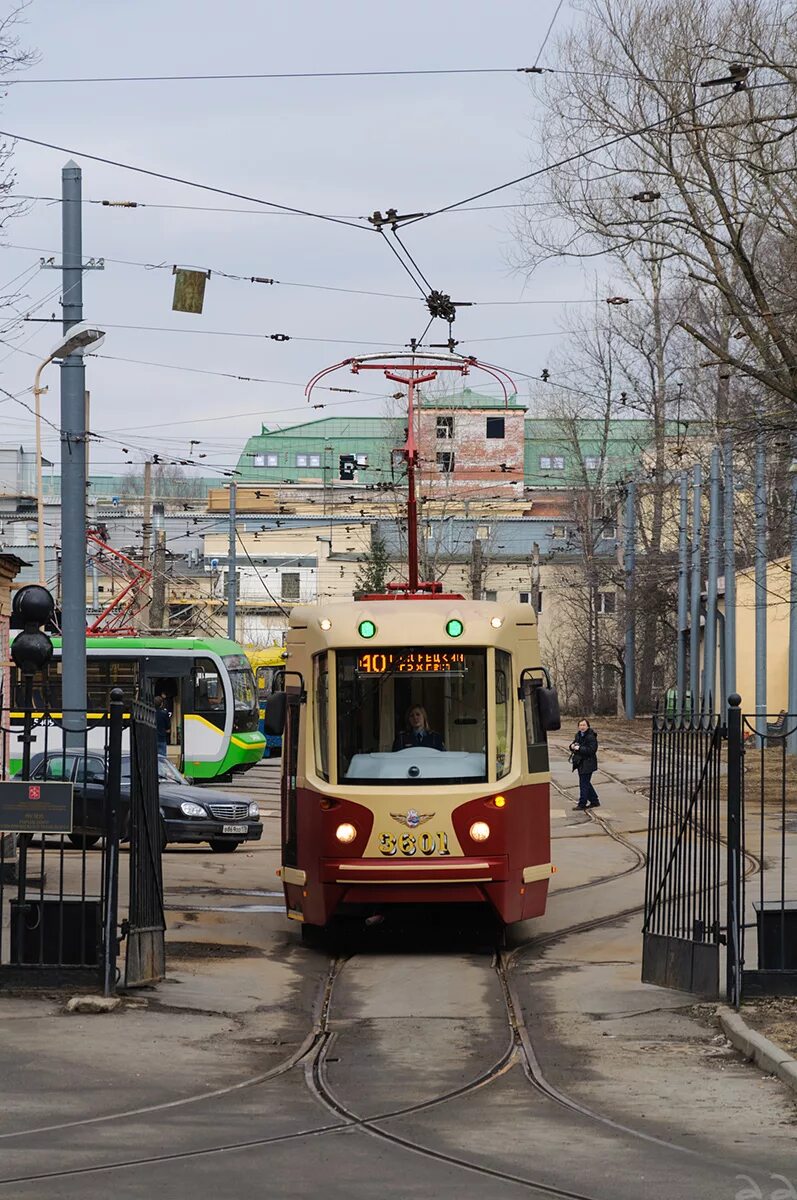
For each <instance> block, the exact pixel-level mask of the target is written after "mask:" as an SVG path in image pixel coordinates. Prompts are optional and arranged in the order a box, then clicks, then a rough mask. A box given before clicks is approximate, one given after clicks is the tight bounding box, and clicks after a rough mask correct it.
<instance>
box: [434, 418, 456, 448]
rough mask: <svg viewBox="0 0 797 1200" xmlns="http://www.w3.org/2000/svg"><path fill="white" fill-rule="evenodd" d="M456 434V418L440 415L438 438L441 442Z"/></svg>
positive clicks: (438, 419)
mask: <svg viewBox="0 0 797 1200" xmlns="http://www.w3.org/2000/svg"><path fill="white" fill-rule="evenodd" d="M453 436H454V418H453V417H438V418H437V440H438V441H440V442H446V441H450V440H451V438H453Z"/></svg>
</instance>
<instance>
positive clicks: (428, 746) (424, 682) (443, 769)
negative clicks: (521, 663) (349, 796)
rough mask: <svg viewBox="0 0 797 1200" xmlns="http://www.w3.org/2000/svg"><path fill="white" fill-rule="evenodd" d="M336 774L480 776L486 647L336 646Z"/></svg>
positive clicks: (413, 779)
mask: <svg viewBox="0 0 797 1200" xmlns="http://www.w3.org/2000/svg"><path fill="white" fill-rule="evenodd" d="M336 660H337V717H338V719H337V727H338V775H339V778H340V779H345V780H346V782H347V783H353V784H369V783H370V784H372V783H380V784H383V783H384V784H388V785H390V784H392V785H394V786H399V785H400V786H402V787H406V786H408V785H413V784H418V785H426V786H427V787H428V786H429V784H430V783H432V784H448V783H464V782H470V781H473V780H476V781H479V780H486V778H487V766H486V764H487V719H486V708H487V678H486V652H485V651H484V650H473V649H470V648H468V649H464V648H463V649H462V650H458V649H452V647H451V646H443V647H427V646H424V647H423V648H418V649H413V648H410V647H403V646H402V647H396V648H394V649H389V648H388V649H383V648H380V649H379V650H373V651H371V650H339V651H338V652H337V654H336Z"/></svg>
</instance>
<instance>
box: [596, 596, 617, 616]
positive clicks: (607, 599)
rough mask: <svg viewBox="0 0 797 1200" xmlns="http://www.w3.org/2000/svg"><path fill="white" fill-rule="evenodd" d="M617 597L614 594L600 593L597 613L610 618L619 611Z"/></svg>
mask: <svg viewBox="0 0 797 1200" xmlns="http://www.w3.org/2000/svg"><path fill="white" fill-rule="evenodd" d="M616 606H617V597H616V595H615V594H614V592H598V599H597V611H598V613H599V614H600V615H601V616H604V617H610V616H612V615H613V614H614V613H615V612H616V611H617V607H616Z"/></svg>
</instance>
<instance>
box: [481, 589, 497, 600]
mask: <svg viewBox="0 0 797 1200" xmlns="http://www.w3.org/2000/svg"><path fill="white" fill-rule="evenodd" d="M484 598H485V600H497V599H498V592H495V591H487V592H485V593H484Z"/></svg>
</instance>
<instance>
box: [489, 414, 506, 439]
mask: <svg viewBox="0 0 797 1200" xmlns="http://www.w3.org/2000/svg"><path fill="white" fill-rule="evenodd" d="M505 436H506V434H505V433H504V418H503V417H488V418H487V437H488V438H502V437H505Z"/></svg>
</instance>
